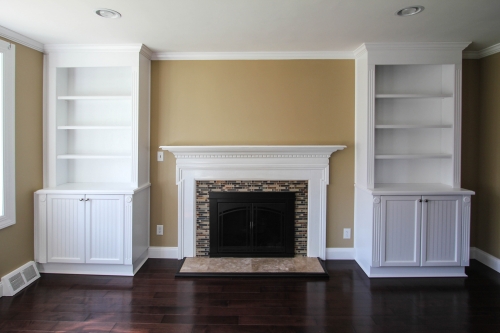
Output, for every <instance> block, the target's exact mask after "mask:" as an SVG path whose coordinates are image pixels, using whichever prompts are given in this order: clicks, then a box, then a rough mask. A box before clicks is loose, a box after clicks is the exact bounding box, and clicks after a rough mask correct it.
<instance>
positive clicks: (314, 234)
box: [160, 145, 345, 259]
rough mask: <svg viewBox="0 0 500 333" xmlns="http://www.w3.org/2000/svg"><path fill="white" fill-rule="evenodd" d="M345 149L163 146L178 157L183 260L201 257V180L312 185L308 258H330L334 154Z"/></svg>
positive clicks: (309, 196) (180, 252)
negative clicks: (198, 243) (198, 228)
mask: <svg viewBox="0 0 500 333" xmlns="http://www.w3.org/2000/svg"><path fill="white" fill-rule="evenodd" d="M344 148H345V146H340V145H336V146H331V145H329V146H327V145H325V146H161V147H160V149H162V150H167V151H170V152H172V153H173V154H174V156H175V157H176V183H177V186H178V224H179V225H178V258H179V259H182V258H184V257H195V256H196V181H201V180H221V181H222V180H226V181H229V180H264V181H265V180H274V181H279V180H290V181H291V180H300V181H307V183H308V209H307V256H308V257H319V258H321V259H326V203H327V201H326V193H327V191H326V187H327V185H328V182H329V158H330V155H331V154H332V153H333V152H335V151H337V150H342V149H344Z"/></svg>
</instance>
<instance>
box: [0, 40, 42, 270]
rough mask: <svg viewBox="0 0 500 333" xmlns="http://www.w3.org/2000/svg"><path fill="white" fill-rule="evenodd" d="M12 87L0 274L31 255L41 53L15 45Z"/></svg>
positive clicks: (38, 174) (38, 172) (38, 184)
mask: <svg viewBox="0 0 500 333" xmlns="http://www.w3.org/2000/svg"><path fill="white" fill-rule="evenodd" d="M4 40H5V39H4ZM7 41H8V42H10V41H9V40H7ZM14 44H15V43H14ZM15 89H16V101H15V103H16V129H15V131H16V143H15V144H16V222H17V223H16V224H15V225H12V226H10V227H7V228H5V229H0V277H1V276H4V275H5V274H8V273H10V272H11V271H13V270H14V269H16V268H19V267H20V266H22V265H24V264H25V263H27V262H28V261H31V260H33V258H34V253H33V251H34V245H33V244H34V243H33V238H34V234H33V192H34V191H36V190H38V189H40V188H42V185H43V179H42V177H43V176H42V160H43V148H42V140H43V134H42V132H43V130H42V108H43V54H42V53H41V52H38V51H35V50H33V49H30V48H27V47H25V46H23V45H19V44H16V87H15Z"/></svg>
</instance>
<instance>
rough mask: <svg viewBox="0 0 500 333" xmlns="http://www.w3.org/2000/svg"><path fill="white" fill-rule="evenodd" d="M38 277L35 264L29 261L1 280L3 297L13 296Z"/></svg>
mask: <svg viewBox="0 0 500 333" xmlns="http://www.w3.org/2000/svg"><path fill="white" fill-rule="evenodd" d="M39 277H40V273H38V269H37V268H36V265H35V263H34V262H33V261H30V262H29V263H27V264H25V265H23V266H21V267H19V268H18V269H16V270H15V271H13V272H11V273H9V274H7V275H5V276H4V277H3V278H2V285H3V296H14V295H15V294H17V293H18V292H19V291H21V290H22V289H24V288H25V287H27V286H28V285H30V284H31V282H33V281H35V280H36V279H38V278H39Z"/></svg>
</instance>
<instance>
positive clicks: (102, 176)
mask: <svg viewBox="0 0 500 333" xmlns="http://www.w3.org/2000/svg"><path fill="white" fill-rule="evenodd" d="M45 53H46V55H45V73H44V74H45V79H44V90H45V91H44V94H45V110H44V188H43V189H40V190H38V191H36V192H35V261H36V262H37V265H38V267H39V270H40V271H41V272H45V273H63V272H64V273H75V274H78V273H80V274H107V275H108V274H112V275H133V274H134V273H135V272H136V271H137V270H138V269H139V268H140V267H141V265H142V264H143V263H144V262H145V260H146V259H147V257H148V247H149V202H150V197H149V195H150V186H151V184H150V180H149V150H150V144H149V129H150V124H149V115H150V110H149V109H150V105H149V103H150V102H149V101H150V67H151V60H150V56H151V53H150V51H149V50H148V49H147V48H146V47H145V46H143V45H112V46H105V45H97V46H95V45H94V46H92V45H90V46H87V45H49V46H46V50H45Z"/></svg>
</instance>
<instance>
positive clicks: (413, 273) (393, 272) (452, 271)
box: [357, 261, 467, 278]
mask: <svg viewBox="0 0 500 333" xmlns="http://www.w3.org/2000/svg"><path fill="white" fill-rule="evenodd" d="M357 263H358V265H359V266H360V267H361V268H362V269H363V271H364V272H365V273H366V275H368V277H369V278H402V277H467V274H465V267H463V266H458V267H370V266H367V267H364V265H362V262H360V261H357Z"/></svg>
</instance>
